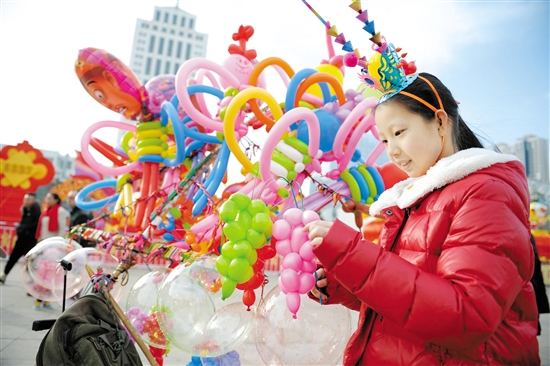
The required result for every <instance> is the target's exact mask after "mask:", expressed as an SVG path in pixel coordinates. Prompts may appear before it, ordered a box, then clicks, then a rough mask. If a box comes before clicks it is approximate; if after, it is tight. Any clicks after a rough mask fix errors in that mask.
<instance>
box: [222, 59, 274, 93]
mask: <svg viewBox="0 0 550 366" xmlns="http://www.w3.org/2000/svg"><path fill="white" fill-rule="evenodd" d="M222 66H223V67H225V68H226V69H227V71H229V72H230V73H231V74H233V76H235V77H236V78H237V79H238V80H239V83H240V84H239V85H247V84H248V80H249V79H250V74H252V71H254V64H253V63H252V62H251V61H250V60H249V59H247V58H246V57H244V56H243V55H239V54H232V55H230V56H229V57H228V58H226V59H225V60H224V61H223V63H222ZM220 82H221V84H222V86H223V88H224V89H227V88H228V87H230V86H231V85H230V83H228V82H227V81H225V80H224V79H223V78H222V79H221V80H220ZM264 84H265V83H264ZM258 86H259V87H261V88H262V89H263V87H262V86H260V85H258ZM264 86H265V85H264Z"/></svg>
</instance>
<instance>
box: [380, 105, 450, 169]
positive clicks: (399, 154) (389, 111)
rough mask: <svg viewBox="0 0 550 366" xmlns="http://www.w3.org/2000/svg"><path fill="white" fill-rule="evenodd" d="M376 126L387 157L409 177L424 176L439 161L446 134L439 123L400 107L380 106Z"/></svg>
mask: <svg viewBox="0 0 550 366" xmlns="http://www.w3.org/2000/svg"><path fill="white" fill-rule="evenodd" d="M434 117H435V114H434ZM375 122H376V127H377V128H378V132H379V134H380V140H381V141H382V142H384V144H385V145H386V152H387V154H388V157H389V158H390V160H391V161H392V162H393V163H394V164H395V165H397V166H398V167H399V169H401V170H403V171H404V172H405V173H407V174H408V175H409V177H411V178H416V177H420V176H422V175H424V174H425V173H426V172H427V171H428V169H430V167H432V166H433V165H434V164H435V162H436V161H437V158H438V157H439V154H440V153H441V151H442V134H441V133H443V134H444V133H445V131H444V130H443V131H441V129H440V124H439V123H438V122H436V121H430V122H428V121H426V120H425V119H424V118H422V117H421V116H420V115H418V114H416V113H412V112H410V111H409V110H407V109H406V108H405V107H403V106H401V105H400V104H398V103H387V104H381V105H379V106H378V107H377V108H376V114H375Z"/></svg>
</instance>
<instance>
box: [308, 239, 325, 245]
mask: <svg viewBox="0 0 550 366" xmlns="http://www.w3.org/2000/svg"><path fill="white" fill-rule="evenodd" d="M322 242H323V238H322V237H317V238H314V239H313V240H311V241H310V242H309V243H310V244H311V245H313V246H314V247H316V246H317V245H319V244H321V243H322Z"/></svg>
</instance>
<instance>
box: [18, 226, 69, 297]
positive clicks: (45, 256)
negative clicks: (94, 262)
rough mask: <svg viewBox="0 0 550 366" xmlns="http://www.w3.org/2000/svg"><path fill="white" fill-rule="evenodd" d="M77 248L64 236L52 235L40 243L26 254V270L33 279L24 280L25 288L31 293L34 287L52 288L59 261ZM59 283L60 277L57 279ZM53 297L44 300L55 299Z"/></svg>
mask: <svg viewBox="0 0 550 366" xmlns="http://www.w3.org/2000/svg"><path fill="white" fill-rule="evenodd" d="M74 250H75V246H73V245H71V244H70V242H69V240H68V239H65V238H62V237H52V238H48V239H45V240H43V241H41V242H40V243H38V244H37V245H36V246H35V247H34V248H32V249H31V250H30V251H29V252H28V253H27V254H26V255H25V264H26V271H27V272H28V274H29V276H30V277H31V279H32V281H31V282H29V281H24V283H23V284H24V285H25V288H26V289H27V292H29V293H30V294H32V293H33V291H35V290H33V288H36V287H43V288H45V289H49V290H52V283H53V281H52V279H54V278H55V271H56V268H57V265H58V262H59V261H60V260H61V259H63V258H64V257H65V256H66V255H67V254H69V253H70V252H72V251H74ZM23 275H24V274H23ZM60 280H61V281H60V283H61V288H63V277H62V276H61V279H60ZM55 282H56V283H59V279H56V281H55ZM39 292H40V291H39ZM52 296H53V298H50V299H42V300H47V301H50V300H55V295H54V294H53V293H52Z"/></svg>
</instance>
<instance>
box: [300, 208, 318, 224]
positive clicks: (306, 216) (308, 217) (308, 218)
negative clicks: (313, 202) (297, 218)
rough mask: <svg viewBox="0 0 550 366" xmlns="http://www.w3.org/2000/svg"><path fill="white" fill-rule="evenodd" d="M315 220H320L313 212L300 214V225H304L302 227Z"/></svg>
mask: <svg viewBox="0 0 550 366" xmlns="http://www.w3.org/2000/svg"><path fill="white" fill-rule="evenodd" d="M317 220H320V217H319V215H318V214H317V212H315V211H312V210H306V211H304V212H303V213H302V224H304V226H305V225H307V224H309V223H310V222H313V221H317Z"/></svg>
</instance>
